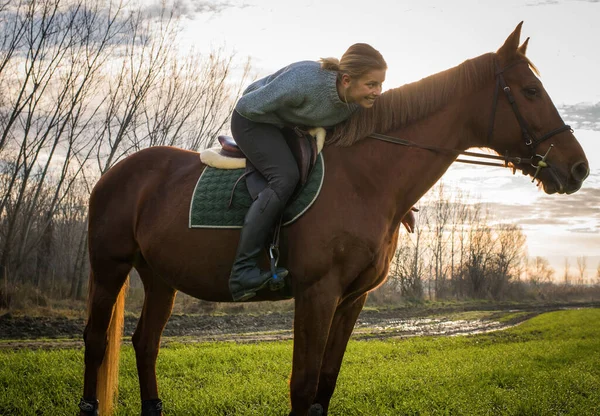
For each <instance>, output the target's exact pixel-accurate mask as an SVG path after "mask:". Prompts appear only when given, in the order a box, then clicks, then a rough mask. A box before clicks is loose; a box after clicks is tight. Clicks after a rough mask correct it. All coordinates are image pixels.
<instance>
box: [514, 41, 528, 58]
mask: <svg viewBox="0 0 600 416" xmlns="http://www.w3.org/2000/svg"><path fill="white" fill-rule="evenodd" d="M528 44H529V38H527V39H525V42H523V44H522V45H521V46H519V49H517V50H518V51H519V53H521V54H522V55H523V56H525V55H526V52H527V45H528Z"/></svg>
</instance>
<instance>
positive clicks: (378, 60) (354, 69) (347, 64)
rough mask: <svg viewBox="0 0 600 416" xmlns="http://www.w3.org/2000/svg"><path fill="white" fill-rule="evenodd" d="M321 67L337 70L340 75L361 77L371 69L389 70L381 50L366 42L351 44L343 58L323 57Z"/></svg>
mask: <svg viewBox="0 0 600 416" xmlns="http://www.w3.org/2000/svg"><path fill="white" fill-rule="evenodd" d="M319 62H321V68H323V69H327V70H329V71H336V72H337V73H338V75H341V74H348V75H350V77H351V78H360V77H362V76H363V75H365V74H366V73H367V72H369V71H373V70H382V69H383V70H387V63H386V62H385V60H384V59H383V56H382V55H381V53H379V51H378V50H377V49H375V48H373V47H372V46H371V45H368V44H366V43H355V44H354V45H352V46H350V47H349V48H348V50H347V51H346V52H344V55H342V59H337V58H321V59H320V61H319Z"/></svg>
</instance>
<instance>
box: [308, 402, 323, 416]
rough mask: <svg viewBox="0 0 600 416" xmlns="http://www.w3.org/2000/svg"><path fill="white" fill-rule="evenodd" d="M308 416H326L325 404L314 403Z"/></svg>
mask: <svg viewBox="0 0 600 416" xmlns="http://www.w3.org/2000/svg"><path fill="white" fill-rule="evenodd" d="M308 416H325V411H324V410H323V406H321V405H320V404H318V403H317V404H313V405H312V406H311V407H310V409H308Z"/></svg>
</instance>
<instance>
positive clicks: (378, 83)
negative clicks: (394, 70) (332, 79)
mask: <svg viewBox="0 0 600 416" xmlns="http://www.w3.org/2000/svg"><path fill="white" fill-rule="evenodd" d="M384 81H385V69H376V70H372V71H369V72H367V73H366V74H365V75H363V76H362V77H360V78H351V77H350V76H349V75H347V74H344V75H342V86H343V87H344V88H345V92H344V94H345V95H344V97H342V99H344V98H345V100H346V102H348V103H356V104H358V105H360V106H361V107H363V108H371V107H373V103H374V102H375V99H377V97H379V96H380V95H381V87H382V84H383V82H384Z"/></svg>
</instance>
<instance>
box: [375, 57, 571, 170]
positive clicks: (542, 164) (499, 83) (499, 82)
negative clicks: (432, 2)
mask: <svg viewBox="0 0 600 416" xmlns="http://www.w3.org/2000/svg"><path fill="white" fill-rule="evenodd" d="M519 64H527V65H529V63H528V62H527V61H525V60H523V59H520V60H518V61H515V62H513V63H511V64H509V65H507V66H505V67H504V68H500V67H499V65H498V61H497V60H495V66H496V73H495V78H496V86H495V88H494V97H493V100H492V112H491V115H490V125H489V129H488V135H487V146H490V145H491V141H492V137H493V133H494V124H495V119H496V110H497V107H498V96H499V93H500V89H502V91H503V92H504V95H505V96H506V98H507V100H508V102H509V103H510V106H511V108H512V110H513V113H514V114H515V116H516V118H517V121H518V123H519V126H520V128H521V135H522V137H523V140H524V141H525V145H526V146H527V147H528V148H529V149H530V155H529V157H519V156H509V155H508V154H505V155H504V156H499V155H488V154H484V153H477V152H467V151H461V150H456V149H448V148H443V147H438V146H430V145H425V144H420V143H416V142H412V141H410V140H405V139H400V138H398V137H393V136H387V135H384V134H379V133H372V134H370V135H369V136H368V137H372V138H374V139H377V140H383V141H386V142H391V143H395V144H399V145H402V146H409V147H417V148H420V149H427V150H432V151H436V152H441V153H447V154H455V155H466V156H471V157H477V158H484V159H495V160H502V161H504V163H503V164H500V163H491V162H483V161H479V160H466V159H456V161H457V162H462V163H471V164H478V165H487V166H502V167H508V164H509V163H511V164H512V165H513V167H514V166H516V165H519V164H524V163H529V164H530V165H531V166H533V167H534V168H536V172H535V175H534V176H533V180H535V179H536V178H537V176H538V174H539V172H540V171H541V169H542V168H546V167H549V164H548V162H547V161H546V158H547V157H548V153H550V150H552V148H553V147H554V145H553V144H551V145H550V147H549V148H548V150H547V151H546V153H545V154H544V155H540V154H537V153H536V151H535V150H536V148H537V146H538V145H539V144H540V143H542V142H544V141H546V140H548V139H549V138H551V137H553V136H555V135H557V134H559V133H562V132H563V131H567V130H570V131H571V132H573V130H572V129H571V126H569V125H567V124H564V123H563V125H562V126H561V127H559V128H557V129H554V130H552V131H550V132H548V133H546V134H544V135H543V136H542V137H540V138H536V136H535V134H534V133H533V132H532V131H531V129H530V128H529V125H528V124H527V122H526V121H525V119H524V118H523V116H522V115H521V112H520V111H519V107H518V106H517V103H516V100H515V97H514V95H513V94H512V91H511V89H510V87H509V86H508V85H507V83H506V80H505V79H504V72H505V71H506V70H508V69H510V68H512V67H514V66H516V65H519ZM533 180H532V181H533Z"/></svg>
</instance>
